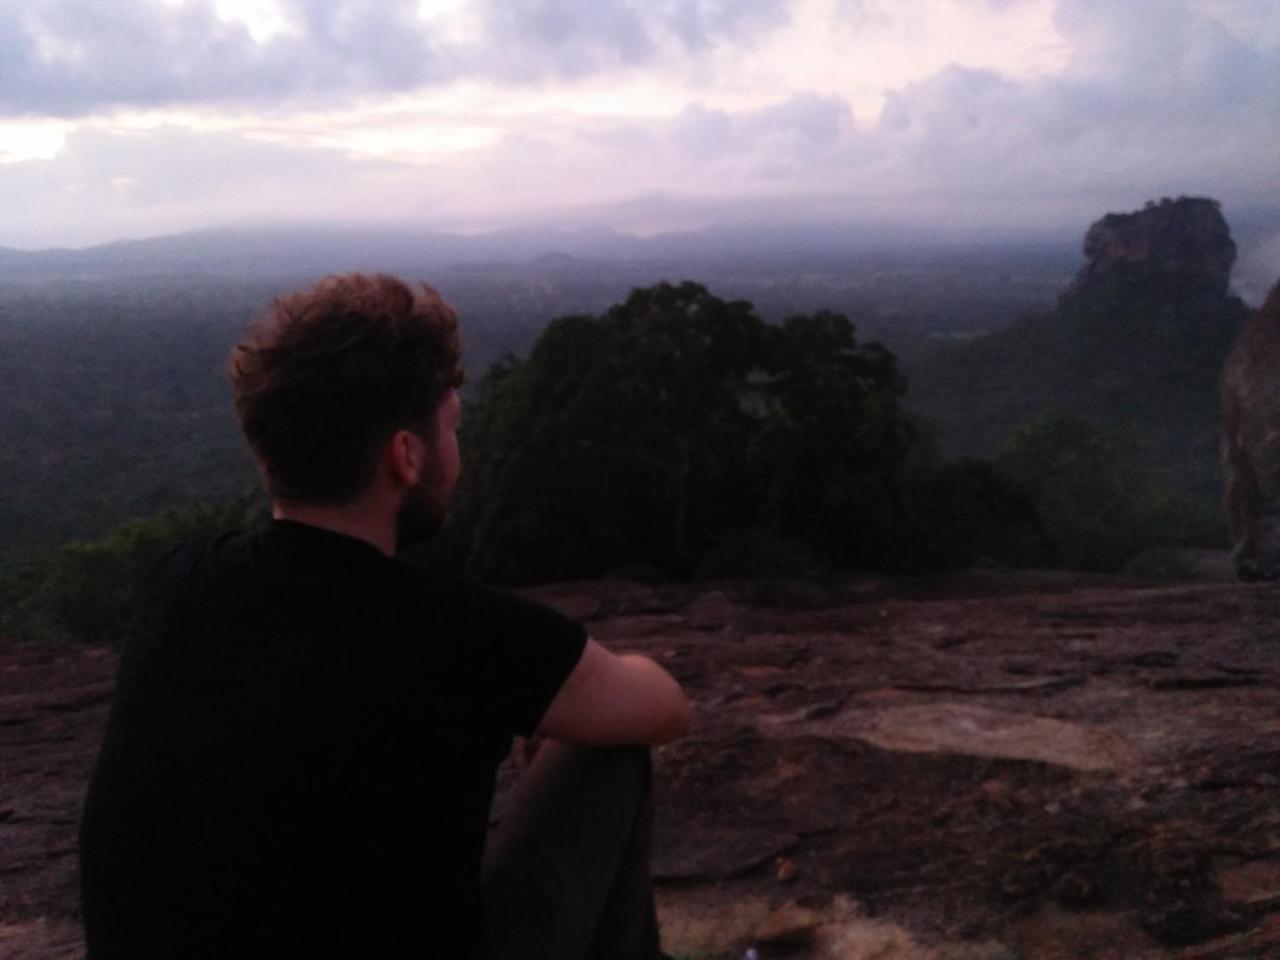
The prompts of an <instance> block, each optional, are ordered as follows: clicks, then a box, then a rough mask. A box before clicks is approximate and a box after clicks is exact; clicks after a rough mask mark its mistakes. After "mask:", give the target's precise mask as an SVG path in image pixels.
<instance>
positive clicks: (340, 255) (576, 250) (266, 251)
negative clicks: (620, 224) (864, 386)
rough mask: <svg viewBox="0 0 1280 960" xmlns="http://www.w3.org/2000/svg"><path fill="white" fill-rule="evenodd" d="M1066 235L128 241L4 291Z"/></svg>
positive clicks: (770, 254) (832, 230) (299, 236)
mask: <svg viewBox="0 0 1280 960" xmlns="http://www.w3.org/2000/svg"><path fill="white" fill-rule="evenodd" d="M1069 246H1070V239H1069V237H1067V236H1066V235H1065V234H1062V235H1059V234H1020V235H1009V236H1007V237H1000V238H996V239H989V238H976V239H971V238H964V237H957V236H956V235H955V234H945V233H941V232H935V231H929V230H923V229H908V228H903V227H897V226H888V225H867V226H849V225H827V226H805V227H798V226H796V227H785V226H779V225H776V224H760V225H756V226H734V227H727V226H725V227H710V228H707V229H705V230H698V231H691V232H687V233H667V234H659V235H654V236H650V237H636V236H630V235H628V234H622V233H617V232H614V231H610V230H593V229H573V230H563V231H560V230H547V229H532V228H531V229H524V230H507V231H502V232H494V233H486V234H478V235H473V236H468V235H462V234H449V233H438V232H431V231H419V230H410V229H393V228H358V227H297V228H283V227H282V228H271V229H244V230H231V229H225V230H207V231H198V232H192V233H181V234H174V235H170V236H163V237H155V238H151V239H146V240H122V241H117V242H114V243H108V244H104V245H101V246H95V247H88V248H85V249H79V250H69V249H52V250H42V251H36V252H29V251H21V250H13V249H9V248H4V247H0V282H23V281H48V280H58V279H94V278H121V277H127V276H133V277H139V276H155V275H173V274H180V275H192V274H217V275H231V276H236V277H242V278H244V277H255V276H256V277H261V276H288V275H298V274H306V275H313V274H316V273H327V272H332V271H346V270H370V269H380V270H389V271H398V272H408V273H415V272H419V271H421V270H423V269H430V268H439V267H444V266H456V265H460V264H483V263H528V262H530V261H536V262H538V264H539V265H541V266H548V267H555V266H556V265H557V260H560V261H569V260H574V259H577V260H609V261H666V262H680V263H684V262H688V263H691V264H725V263H729V262H742V261H761V260H762V261H768V262H769V263H771V264H773V265H774V266H776V267H783V266H791V267H793V266H795V265H796V264H797V263H802V262H803V263H811V262H815V261H816V262H820V263H826V264H829V263H832V262H835V261H839V260H844V259H848V258H851V257H859V258H866V257H876V256H879V257H883V258H886V259H887V260H892V261H893V262H895V263H898V262H903V261H904V260H911V259H931V260H936V259H938V258H941V257H947V256H956V257H961V258H963V257H964V255H965V252H966V251H974V250H984V249H988V250H989V249H992V248H997V247H998V248H1001V249H1006V248H1010V249H1011V248H1027V249H1038V250H1054V251H1057V252H1062V251H1063V250H1065V249H1066V248H1067V247H1069Z"/></svg>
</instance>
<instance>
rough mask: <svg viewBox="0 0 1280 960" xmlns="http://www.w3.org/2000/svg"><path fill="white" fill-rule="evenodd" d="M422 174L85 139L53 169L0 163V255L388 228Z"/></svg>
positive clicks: (148, 139)
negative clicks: (270, 229) (305, 227)
mask: <svg viewBox="0 0 1280 960" xmlns="http://www.w3.org/2000/svg"><path fill="white" fill-rule="evenodd" d="M424 180H425V181H427V182H429V178H424V176H423V171H422V170H421V169H419V168H415V167H409V166H406V165H404V164H396V163H391V162H388V161H380V160H368V159H360V158H354V157H351V156H348V155H346V154H344V153H342V152H339V151H336V150H318V149H314V148H301V147H294V146H288V145H281V144H271V143H263V142H260V141H255V140H252V139H248V138H245V137H242V136H238V135H235V134H230V133H197V132H193V131H191V130H186V129H183V128H178V127H160V128H157V129H154V130H149V131H145V132H136V133H128V134H121V133H108V132H102V131H93V130H82V131H78V132H76V133H73V134H72V135H71V136H69V137H68V138H67V142H66V144H65V145H64V147H63V149H62V151H61V152H60V153H59V154H58V155H57V157H55V158H53V159H52V160H33V161H26V162H22V163H8V164H0V195H3V196H4V197H5V216H4V220H3V224H0V245H15V246H23V247H37V246H75V247H79V246H87V245H91V244H94V243H102V242H106V241H108V240H113V239H118V238H121V237H143V236H150V235H155V234H161V233H169V232H175V231H181V230H190V229H196V228H200V227H207V226H220V225H235V224H245V223H263V224H269V223H273V222H276V223H278V222H298V221H306V220H342V219H360V218H362V217H369V218H373V219H384V220H385V219H390V218H393V217H395V216H397V215H403V214H405V213H406V212H407V209H408V206H409V204H410V203H411V202H412V201H413V200H414V199H415V198H416V197H417V196H419V195H421V194H422V193H424V191H423V189H422V184H423V183H424Z"/></svg>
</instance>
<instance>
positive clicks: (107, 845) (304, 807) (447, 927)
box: [81, 521, 585, 958]
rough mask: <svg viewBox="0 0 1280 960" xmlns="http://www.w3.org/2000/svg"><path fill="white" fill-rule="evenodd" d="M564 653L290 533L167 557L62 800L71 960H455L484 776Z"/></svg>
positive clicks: (293, 527)
mask: <svg viewBox="0 0 1280 960" xmlns="http://www.w3.org/2000/svg"><path fill="white" fill-rule="evenodd" d="M584 642H585V637H584V634H583V632H582V630H581V628H580V627H579V626H577V625H576V624H573V623H572V622H570V621H568V620H565V619H564V618H561V617H559V616H558V615H557V614H554V613H553V612H551V611H548V610H546V609H544V608H541V607H537V606H534V605H532V604H527V603H525V602H523V601H520V600H516V599H514V598H510V597H506V596H504V595H501V594H496V593H493V592H490V591H486V590H483V589H482V588H479V587H476V586H474V585H469V584H464V583H436V582H431V581H428V580H425V579H423V578H421V577H419V576H418V575H417V574H415V573H414V572H413V571H411V570H410V569H409V568H407V567H406V566H404V565H403V564H400V563H398V562H396V561H394V560H391V559H388V558H387V557H385V556H383V555H382V554H381V553H380V552H379V551H378V550H377V549H375V548H374V547H372V546H370V545H369V544H367V543H363V542H361V541H359V540H356V539H353V538H350V537H346V536H343V535H341V534H338V533H333V532H330V531H325V530H321V529H318V528H315V527H310V526H305V525H302V524H296V523H289V522H281V521H276V522H274V523H272V524H271V525H270V526H269V527H267V528H266V529H264V530H262V531H257V532H254V533H251V534H237V535H230V536H226V537H223V538H220V539H218V540H216V541H213V542H209V543H202V544H195V545H191V546H188V547H185V548H182V549H180V550H179V551H177V552H175V553H174V554H173V555H171V556H170V557H169V558H168V559H167V560H166V561H164V562H163V563H162V564H161V565H160V566H159V567H158V569H157V571H156V572H155V574H154V575H153V578H152V582H151V585H150V587H149V590H148V593H147V596H146V597H145V599H144V601H143V602H142V604H141V605H140V608H139V610H138V613H137V615H136V617H135V620H134V623H133V625H132V627H131V629H130V634H129V637H128V640H127V643H126V648H125V652H124V655H123V658H122V662H121V668H120V679H119V686H118V690H117V695H116V702H115V704H114V705H113V710H112V717H111V721H110V723H109V726H108V731H107V737H106V742H105V744H104V747H103V753H102V757H101V759H100V762H99V765H98V768H97V770H96V772H95V774H94V779H93V783H92V785H91V788H90V792H89V796H88V798H87V800H86V808H85V814H84V822H83V825H82V840H81V855H82V860H83V889H84V910H85V922H86V931H87V935H88V940H89V948H90V957H91V958H97V957H111V956H115V955H127V956H130V957H140V956H167V957H172V956H179V955H181V956H253V955H264V956H266V955H271V956H278V955H289V956H306V955H313V956H342V955H366V954H378V953H381V954H390V953H407V952H411V951H417V952H423V953H424V954H430V955H438V956H459V957H465V956H468V955H471V954H473V953H476V952H478V950H479V947H478V943H479V935H480V930H479V927H480V904H479V886H478V876H479V864H480V856H481V849H482V846H483V843H484V837H485V830H486V826H487V817H488V806H489V800H490V797H491V794H492V788H493V774H494V768H495V767H496V765H497V763H498V762H499V761H500V759H501V758H502V756H503V755H504V754H505V752H506V750H507V748H508V746H509V743H510V738H511V736H512V735H513V734H514V733H527V732H529V731H531V730H532V728H533V727H534V726H535V725H536V724H537V722H538V720H539V718H540V717H541V716H542V714H543V711H544V710H545V709H546V706H547V704H548V703H549V702H550V700H551V698H552V697H553V696H554V695H555V693H556V691H557V689H559V687H560V684H561V682H562V681H563V680H564V678H565V676H566V675H568V673H569V672H570V671H571V670H572V669H573V666H574V664H575V663H576V662H577V659H578V657H579V656H580V654H581V651H582V647H583V644H584Z"/></svg>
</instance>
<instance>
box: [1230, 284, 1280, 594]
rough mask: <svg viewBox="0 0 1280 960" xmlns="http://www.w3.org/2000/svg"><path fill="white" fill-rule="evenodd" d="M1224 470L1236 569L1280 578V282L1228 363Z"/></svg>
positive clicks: (1247, 576) (1252, 576) (1249, 575)
mask: <svg viewBox="0 0 1280 960" xmlns="http://www.w3.org/2000/svg"><path fill="white" fill-rule="evenodd" d="M1222 469H1223V473H1224V474H1225V479H1226V505H1227V522H1228V523H1229V524H1230V527H1231V540H1232V543H1233V544H1234V546H1235V564H1236V573H1237V574H1238V575H1239V576H1240V578H1241V579H1244V580H1275V579H1280V283H1277V284H1276V286H1275V288H1274V289H1272V291H1271V295H1270V296H1269V297H1268V298H1267V302H1266V303H1265V304H1264V305H1263V307H1262V309H1261V310H1259V311H1258V312H1257V313H1255V314H1254V315H1253V316H1252V317H1250V318H1249V322H1248V323H1247V324H1246V325H1245V328H1244V332H1243V333H1242V334H1241V335H1240V339H1239V341H1238V342H1237V343H1236V345H1235V349H1234V350H1232V352H1231V355H1230V356H1229V357H1228V358H1227V362H1226V365H1225V366H1224V368H1223V374H1222Z"/></svg>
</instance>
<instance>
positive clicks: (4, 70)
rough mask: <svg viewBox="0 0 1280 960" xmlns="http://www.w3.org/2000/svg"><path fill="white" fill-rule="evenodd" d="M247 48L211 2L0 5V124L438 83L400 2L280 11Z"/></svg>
mask: <svg viewBox="0 0 1280 960" xmlns="http://www.w3.org/2000/svg"><path fill="white" fill-rule="evenodd" d="M284 8H285V11H286V13H287V15H288V17H289V19H290V22H291V26H292V27H293V28H294V29H293V30H291V31H290V32H289V33H286V34H281V35H278V36H276V37H275V38H273V39H271V40H269V41H267V42H265V43H257V42H255V40H254V39H253V37H252V35H251V34H250V33H249V31H248V29H247V28H246V27H245V26H244V25H242V24H240V23H238V22H235V21H231V22H227V21H223V20H221V19H220V18H219V17H218V16H217V15H216V13H215V12H214V4H213V2H212V0H186V2H183V3H181V4H179V5H177V6H172V5H169V4H167V3H163V2H159V0H95V2H92V3H89V2H85V0H42V2H39V3H31V2H27V0H0V113H6V114H10V115H13V114H40V115H45V116H80V115H83V114H87V113H91V112H93V111H94V110H96V109H99V108H101V107H116V106H130V107H157V106H166V105H175V104H202V103H219V104H229V105H234V104H256V105H261V104H264V103H265V104H271V103H278V102H280V101H291V100H301V99H309V98H314V97H319V96H325V95H329V94H341V95H349V94H358V93H362V92H369V91H394V90H404V89H410V88H413V87H416V86H419V85H421V84H423V83H426V82H429V81H430V80H431V79H433V78H434V77H436V76H437V75H438V73H439V62H438V56H437V54H436V51H435V48H434V46H433V44H432V42H431V38H430V36H429V35H428V31H427V25H426V24H425V23H423V22H422V21H421V20H420V19H419V17H418V11H417V6H416V5H415V4H414V3H413V2H412V0H288V2H286V3H285V4H284Z"/></svg>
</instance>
